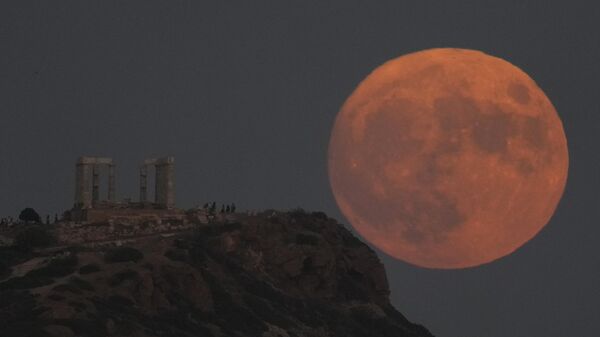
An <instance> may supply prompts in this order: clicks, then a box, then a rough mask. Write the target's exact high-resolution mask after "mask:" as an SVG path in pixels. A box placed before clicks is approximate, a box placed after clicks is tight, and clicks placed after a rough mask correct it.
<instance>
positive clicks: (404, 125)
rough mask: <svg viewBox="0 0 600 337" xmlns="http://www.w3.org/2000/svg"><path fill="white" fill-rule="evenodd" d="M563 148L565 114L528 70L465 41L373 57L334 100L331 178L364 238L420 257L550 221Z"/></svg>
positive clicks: (454, 261)
mask: <svg viewBox="0 0 600 337" xmlns="http://www.w3.org/2000/svg"><path fill="white" fill-rule="evenodd" d="M568 165H569V156H568V150H567V141H566V138H565V134H564V131H563V127H562V123H561V121H560V119H559V116H558V114H557V112H556V110H555V109H554V106H553V105H552V103H551V102H550V100H549V99H548V97H546V95H545V94H544V92H543V91H542V90H541V89H540V88H539V87H538V86H537V84H536V83H535V82H534V80H532V79H531V78H530V77H529V76H528V75H527V74H526V73H524V72H523V71H522V70H520V69H519V68H517V67H516V66H514V65H512V64H510V63H509V62H507V61H504V60H502V59H500V58H497V57H493V56H490V55H487V54H485V53H482V52H479V51H474V50H465V49H446V48H444V49H430V50H425V51H421V52H416V53H412V54H408V55H404V56H401V57H398V58H396V59H393V60H390V61H388V62H386V63H384V64H383V65H381V66H379V67H378V68H376V69H375V70H374V71H373V72H372V73H371V74H370V75H368V76H367V78H365V79H364V80H363V81H362V82H361V83H360V84H359V85H358V87H357V88H356V89H355V90H354V92H353V93H352V94H351V95H350V97H348V99H347V100H346V101H345V103H344V104H343V106H342V108H341V110H340V111H339V113H338V115H337V117H336V120H335V125H334V127H333V130H332V133H331V139H330V143H329V164H328V169H329V178H330V183H331V187H332V190H333V194H334V196H335V199H336V201H337V204H338V206H339V208H340V209H341V211H342V213H343V214H344V216H345V217H346V218H347V219H348V220H349V221H350V223H351V224H352V226H353V227H354V228H355V229H356V230H357V231H358V232H359V233H360V234H361V235H362V236H363V237H364V238H365V239H366V240H368V241H369V242H370V243H372V244H373V245H375V246H376V247H378V248H379V249H381V250H382V251H384V252H385V253H387V254H388V255H391V256H393V257H395V258H397V259H400V260H403V261H406V262H408V263H411V264H414V265H417V266H421V267H426V268H441V269H451V268H466V267H472V266H477V265H481V264H484V263H488V262H491V261H493V260H496V259H498V258H500V257H503V256H505V255H507V254H510V253H512V252H513V251H515V250H516V249H518V248H519V247H520V246H522V245H523V244H524V243H526V242H527V241H529V240H530V239H532V238H533V237H534V236H535V235H536V234H537V233H538V232H539V231H540V230H541V229H542V228H543V227H544V226H545V225H546V224H547V223H548V221H549V220H550V218H551V217H552V215H553V213H554V211H555V209H556V206H557V204H558V202H559V200H560V198H561V196H562V193H563V191H564V188H565V184H566V179H567V171H568Z"/></svg>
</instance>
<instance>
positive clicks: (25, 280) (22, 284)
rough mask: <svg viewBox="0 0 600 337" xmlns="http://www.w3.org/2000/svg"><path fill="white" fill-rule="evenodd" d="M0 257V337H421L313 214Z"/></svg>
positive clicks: (323, 219) (334, 228) (353, 251)
mask: <svg viewBox="0 0 600 337" xmlns="http://www.w3.org/2000/svg"><path fill="white" fill-rule="evenodd" d="M0 254H1V255H0V257H1V258H2V261H0V263H3V267H2V266H0V336H60V337H69V336H99V337H100V336H140V337H141V336H173V337H174V336H264V337H268V336H273V337H275V336H282V337H284V336H285V337H288V336H289V337H292V336H297V337H303V336H307V337H308V336H314V337H318V336H396V337H401V336H407V337H408V336H414V337H417V336H419V337H421V336H423V337H425V336H431V334H430V333H429V332H428V331H427V330H426V329H425V328H423V327H422V326H419V325H415V324H413V323H411V322H409V321H408V320H407V319H406V318H405V317H404V316H403V315H402V314H400V313H399V312H398V311H396V309H394V308H393V307H392V306H391V305H390V303H389V298H388V295H389V287H388V284H387V280H386V276H385V270H384V268H383V265H382V264H381V262H380V261H379V259H378V258H377V256H376V255H375V253H374V252H373V251H372V250H371V249H370V248H369V247H368V246H367V245H365V244H364V243H362V242H361V241H359V240H358V239H357V238H356V237H354V236H353V235H352V234H351V233H350V232H349V231H348V230H346V229H345V228H344V227H343V226H342V225H340V224H338V223H337V222H336V221H335V220H333V219H330V218H328V217H327V216H325V215H324V214H323V213H306V212H303V211H293V212H285V213H275V212H265V213H263V214H259V215H257V216H250V217H245V218H243V219H240V221H238V222H234V223H226V224H209V225H203V226H198V227H197V228H195V229H193V230H190V231H186V232H182V233H178V234H176V235H172V236H166V235H156V236H149V237H145V238H143V239H140V240H136V241H135V242H132V243H127V245H126V246H120V247H116V246H98V247H82V246H79V247H54V248H50V249H45V250H41V251H28V250H23V249H20V250H19V249H17V248H3V249H2V251H0Z"/></svg>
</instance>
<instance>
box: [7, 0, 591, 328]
mask: <svg viewBox="0 0 600 337" xmlns="http://www.w3.org/2000/svg"><path fill="white" fill-rule="evenodd" d="M553 2H556V3H557V4H553ZM599 17H600V10H599V6H598V3H597V2H592V1H587V5H582V4H579V5H578V4H575V3H574V2H573V1H561V2H558V1H530V2H525V1H519V2H517V3H515V4H510V3H509V1H493V2H487V1H437V2H434V1H395V2H392V3H385V4H384V3H383V2H375V1H362V2H360V4H359V3H358V2H357V3H354V1H348V0H345V1H338V3H337V4H333V2H328V3H327V4H325V2H324V1H319V2H317V1H315V2H312V4H308V2H306V1H303V2H296V4H294V5H292V4H290V3H288V2H285V1H278V2H274V4H272V5H268V6H267V5H264V6H262V5H259V4H258V2H257V1H243V2H242V1H239V2H237V3H236V4H233V3H231V2H228V1H215V2H214V3H213V2H209V1H194V2H192V1H149V0H143V1H127V2H124V1H81V0H74V1H39V2H29V1H23V0H19V1H2V2H1V3H0V46H1V52H0V116H1V117H2V119H1V121H0V158H1V160H2V161H1V164H0V214H2V215H3V216H6V215H13V216H14V215H17V214H18V211H19V210H20V209H22V208H23V207H25V206H32V207H34V208H36V209H38V210H39V211H40V213H43V214H46V213H55V212H60V211H62V210H64V209H66V208H67V207H69V206H70V205H71V203H72V198H73V190H74V186H73V185H74V184H73V180H74V177H73V173H74V162H75V159H76V157H77V156H79V155H84V154H89V155H103V156H112V157H114V158H115V160H116V161H117V163H118V165H119V166H118V174H119V176H118V181H117V183H118V192H117V193H118V196H119V197H120V198H123V197H127V196H131V197H134V198H135V197H137V192H136V186H137V175H136V173H137V165H138V163H140V161H141V160H143V159H144V158H146V157H151V156H155V155H164V154H170V155H173V156H175V157H176V164H177V173H176V179H177V198H178V203H179V205H180V206H184V207H190V206H194V205H196V204H199V203H203V202H205V201H208V200H217V201H218V202H220V201H224V202H225V201H226V202H228V201H235V202H236V203H237V204H238V205H239V206H240V207H241V208H243V209H262V208H282V209H285V208H293V207H298V206H301V207H303V208H305V209H311V210H323V211H325V212H327V213H328V214H330V215H332V216H334V217H336V218H337V219H339V220H340V221H342V222H344V223H347V221H346V220H345V219H344V218H343V217H342V216H341V214H340V212H339V211H338V209H337V206H336V204H335V202H334V200H333V196H332V194H331V191H330V189H329V183H328V177H327V170H326V162H327V145H328V140H329V132H330V130H331V127H332V125H333V121H334V118H335V115H336V113H337V111H338V109H339V107H340V106H341V104H342V103H343V101H344V100H345V98H346V97H347V96H348V95H349V94H350V93H351V92H352V90H353V89H354V87H355V86H356V85H357V84H358V82H359V81H361V80H362V79H363V78H364V77H365V76H366V75H367V74H368V73H369V72H370V71H371V70H373V69H374V68H375V67H376V66H378V65H380V64H381V63H382V62H384V61H386V60H388V59H391V58H393V57H396V56H399V55H402V54H405V53H408V52H412V51H417V50H421V49H427V48H432V47H461V48H472V49H478V50H482V51H485V52H487V53H489V54H492V55H496V56H499V57H502V58H504V59H506V60H508V61H510V62H512V63H513V64H515V65H517V66H519V67H520V68H522V69H523V70H525V71H526V72H527V73H528V74H529V75H530V76H531V77H532V78H534V79H535V80H536V81H537V83H538V84H539V85H540V87H541V88H542V89H543V90H544V91H545V92H546V94H547V95H548V97H549V98H550V99H551V100H552V102H553V103H554V105H555V106H556V108H557V110H558V112H559V114H560V116H561V118H562V120H563V123H564V127H565V132H566V134H567V139H568V142H569V151H570V172H569V180H568V182H567V188H566V191H565V194H564V196H563V199H562V201H561V203H560V205H559V207H558V209H557V212H556V214H555V216H554V217H553V219H552V220H551V222H550V223H549V225H548V226H546V228H545V229H544V230H543V231H542V232H541V233H540V234H539V235H538V236H537V237H536V238H535V239H534V240H532V241H531V242H529V243H528V244H526V245H525V246H524V247H522V248H521V249H520V250H518V251H517V252H516V253H514V254H512V255H510V256H508V257H505V258H503V259H501V260H499V261H497V262H494V263H492V264H488V265H485V266H482V267H478V268H472V269H467V270H454V271H439V270H438V271H436V270H426V269H419V268H416V267H413V266H410V265H407V264H405V263H403V262H400V261H395V260H393V259H391V258H389V257H387V256H385V255H384V254H383V253H379V255H380V256H381V258H382V259H383V261H384V263H385V265H386V268H387V271H388V276H389V281H390V285H391V289H392V301H393V303H394V305H395V306H396V307H397V308H398V309H399V310H400V311H401V312H403V313H404V314H405V315H406V316H408V318H409V319H411V320H413V321H417V322H420V323H422V324H424V325H425V326H427V327H428V328H429V329H430V330H431V331H432V332H433V333H434V334H436V335H438V336H442V337H506V336H511V337H518V336H527V337H531V336H544V337H564V336H598V335H600V321H599V320H598V318H599V317H600V306H599V305H600V286H599V285H600V250H599V249H598V246H599V245H598V240H600V226H599V223H598V220H599V219H600V217H599V214H598V213H599V209H600V207H598V197H597V196H598V189H599V188H600V184H599V179H598V172H599V171H598V168H599V161H598V150H597V149H598V148H597V145H596V144H597V143H598V138H599V134H600V129H599V127H598V126H599V125H600V123H599V121H600V118H599V117H598V116H599V115H598V113H599V104H598V84H597V83H598V78H599V77H600V76H599V75H600V66H598V62H599V60H600V43H599V41H600V39H599V38H600V35H599V34H598V31H600V23H599V22H600V21H599V19H598V18H599Z"/></svg>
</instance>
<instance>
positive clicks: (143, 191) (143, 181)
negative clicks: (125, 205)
mask: <svg viewBox="0 0 600 337" xmlns="http://www.w3.org/2000/svg"><path fill="white" fill-rule="evenodd" d="M147 193H148V166H146V165H142V166H141V167H140V202H141V203H145V202H146V201H148V194H147Z"/></svg>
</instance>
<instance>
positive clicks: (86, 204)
mask: <svg viewBox="0 0 600 337" xmlns="http://www.w3.org/2000/svg"><path fill="white" fill-rule="evenodd" d="M174 164H175V158H173V157H163V158H153V159H146V160H144V162H143V163H142V165H141V167H140V200H139V202H140V204H142V205H149V204H150V203H149V202H148V198H147V192H148V167H150V166H154V168H155V180H154V188H155V189H154V203H153V206H156V207H158V208H164V209H170V208H173V207H175V189H174V187H175V184H174ZM103 166H105V167H107V168H108V196H107V199H104V200H101V199H100V172H101V168H102V167H103ZM117 204H118V203H117V202H116V199H115V164H114V162H113V159H112V158H103V157H80V158H79V159H78V160H77V163H76V165H75V207H76V208H81V209H90V208H98V207H100V206H102V207H107V206H108V207H110V206H115V205H117Z"/></svg>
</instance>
